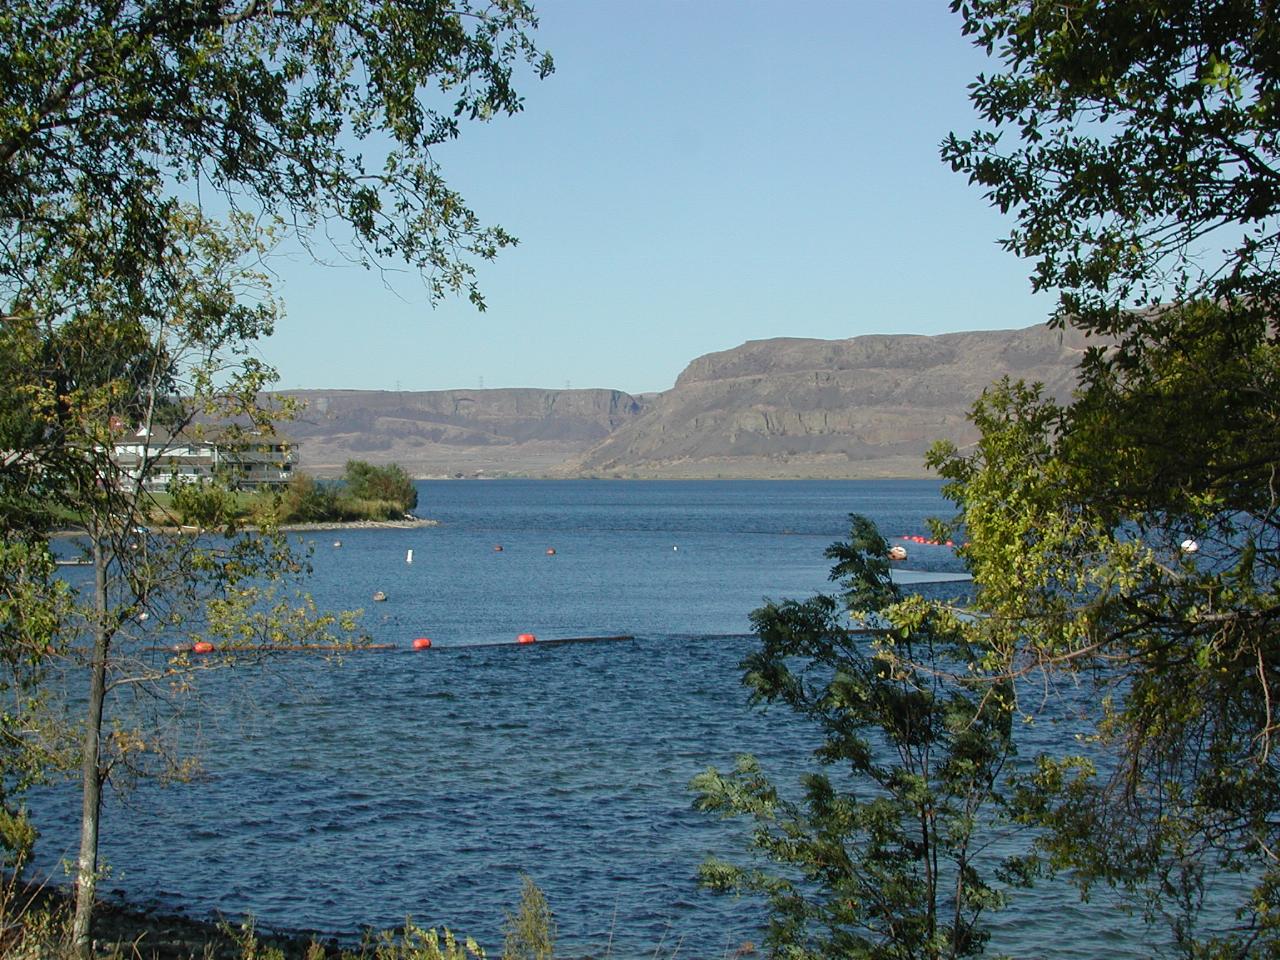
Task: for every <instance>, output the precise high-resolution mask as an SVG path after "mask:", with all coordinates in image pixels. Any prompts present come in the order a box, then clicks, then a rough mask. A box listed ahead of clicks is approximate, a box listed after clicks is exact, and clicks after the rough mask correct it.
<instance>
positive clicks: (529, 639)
mask: <svg viewBox="0 0 1280 960" xmlns="http://www.w3.org/2000/svg"><path fill="white" fill-rule="evenodd" d="M537 639H538V638H537V637H535V636H534V635H533V634H532V633H522V634H520V636H518V637H516V643H533V642H534V641H535V640H537Z"/></svg>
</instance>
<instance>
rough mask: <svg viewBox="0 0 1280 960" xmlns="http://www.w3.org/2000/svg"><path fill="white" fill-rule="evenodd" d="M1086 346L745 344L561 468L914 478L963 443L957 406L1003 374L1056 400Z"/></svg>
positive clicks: (1029, 339)
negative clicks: (932, 459) (937, 445)
mask: <svg viewBox="0 0 1280 960" xmlns="http://www.w3.org/2000/svg"><path fill="white" fill-rule="evenodd" d="M1084 345H1085V344H1084V340H1083V338H1081V337H1080V336H1079V335H1078V334H1074V333H1072V332H1068V333H1066V334H1062V333H1059V332H1058V331H1054V330H1049V329H1048V328H1046V327H1044V326H1036V327H1029V328H1027V329H1024V330H1001V331H984V332H977V333H955V334H944V335H942V336H936V337H925V336H903V335H900V336H892V335H890V336H865V337H855V338H853V339H850V340H800V339H789V338H780V339H774V340H756V341H751V342H749V343H746V344H743V345H742V346H740V347H736V348H734V349H732V350H726V351H723V352H720V353H712V354H708V355H707V356H704V357H699V358H698V359H696V360H694V361H693V362H692V363H691V364H689V366H688V367H687V368H686V369H685V371H684V373H683V374H681V375H680V378H679V379H678V380H677V381H676V384H675V386H674V387H673V388H672V389H671V390H668V391H667V392H665V393H663V394H660V395H659V396H658V397H657V399H656V400H655V401H654V402H653V404H652V406H651V407H650V408H649V409H648V410H647V411H646V412H645V414H644V415H643V416H641V417H637V418H636V419H634V420H632V421H631V422H630V423H627V424H625V425H623V426H621V427H620V428H619V429H618V430H616V431H615V432H613V433H612V434H610V435H609V437H608V438H607V439H605V440H603V441H601V442H600V443H599V444H598V445H597V446H595V447H594V448H593V449H591V450H590V451H588V452H587V453H585V454H583V455H582V456H579V457H576V458H574V459H572V460H570V461H568V462H567V463H565V464H563V465H561V467H559V468H558V470H557V471H556V472H557V473H558V474H560V475H565V476H573V475H594V476H636V477H878V476H895V477H902V476H907V477H910V476H924V475H925V470H924V467H923V463H922V459H923V456H924V453H925V451H926V450H927V449H928V447H929V446H930V444H931V443H932V442H933V441H934V440H937V439H940V438H947V439H951V440H954V441H955V442H957V443H960V444H963V443H966V442H970V441H972V440H973V439H975V434H974V432H973V430H972V428H971V427H970V426H969V424H968V423H967V421H966V419H965V414H966V412H967V411H968V409H969V408H970V406H971V405H972V403H973V401H974V399H975V398H976V397H977V396H978V394H979V393H980V392H981V391H982V389H983V388H984V387H985V386H987V385H988V384H990V383H991V382H992V381H994V380H996V379H998V378H999V377H1001V376H1004V375H1006V374H1007V375H1009V376H1010V377H1013V378H1015V379H1016V378H1024V379H1026V380H1034V381H1041V382H1043V383H1044V384H1045V385H1046V387H1047V388H1048V390H1049V392H1050V393H1052V394H1054V395H1056V396H1060V397H1066V396H1067V395H1068V394H1069V393H1070V391H1071V388H1072V386H1073V384H1074V382H1075V371H1074V367H1075V364H1076V363H1077V362H1078V361H1079V359H1080V354H1081V352H1082V350H1083V348H1084Z"/></svg>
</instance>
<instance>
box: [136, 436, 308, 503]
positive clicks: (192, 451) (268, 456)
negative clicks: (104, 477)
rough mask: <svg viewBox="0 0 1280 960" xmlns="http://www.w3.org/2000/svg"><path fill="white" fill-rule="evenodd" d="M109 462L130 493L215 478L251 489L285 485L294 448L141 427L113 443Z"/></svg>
mask: <svg viewBox="0 0 1280 960" xmlns="http://www.w3.org/2000/svg"><path fill="white" fill-rule="evenodd" d="M115 462H116V466H117V467H118V468H119V470H120V473H121V475H122V479H123V480H124V482H125V483H128V484H130V485H132V486H133V487H134V488H135V489H136V488H139V487H141V488H143V489H146V490H164V489H165V487H167V486H168V485H169V483H170V482H172V481H174V480H177V481H178V482H187V483H190V482H196V481H200V480H210V479H213V478H215V477H217V478H220V479H223V480H225V481H226V482H227V483H229V484H230V485H231V486H232V487H234V488H236V489H240V490H254V489H258V488H260V487H272V486H283V485H284V484H286V483H288V482H289V480H290V479H291V478H292V476H293V466H294V464H295V463H296V462H297V444H295V443H294V442H293V441H291V440H287V439H285V438H283V437H279V436H264V435H261V434H251V433H243V432H236V431H226V432H223V433H219V434H213V433H210V434H206V435H204V436H196V435H185V434H181V433H179V434H169V433H166V432H164V431H161V430H148V429H147V428H146V427H141V428H139V429H138V430H137V431H135V432H134V433H133V434H131V435H128V436H126V437H123V438H121V439H120V440H117V441H116V443H115Z"/></svg>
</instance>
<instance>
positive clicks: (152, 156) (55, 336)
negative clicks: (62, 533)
mask: <svg viewBox="0 0 1280 960" xmlns="http://www.w3.org/2000/svg"><path fill="white" fill-rule="evenodd" d="M535 26H536V21H535V19H534V17H533V14H532V10H531V8H530V7H529V6H528V5H527V4H525V3H524V2H522V0H494V2H493V3H488V4H485V3H477V2H472V0H461V2H459V3H457V4H453V5H451V6H450V8H448V9H443V8H440V7H438V6H436V5H433V4H425V5H424V4H419V3H405V2H400V0H383V2H379V3H373V4H369V3H351V2H346V0H320V2H315V3H305V4H303V3H298V2H294V0H244V2H240V3H236V2H230V0H225V2H224V0H119V2H114V0H104V2H82V0H55V2H53V3H40V4H36V3H34V2H31V0H18V2H15V3H10V4H8V5H6V7H5V9H4V12H2V13H0V88H2V89H3V90H4V91H5V92H4V96H3V99H2V100H0V321H2V323H3V326H0V332H2V334H3V337H4V341H5V343H4V345H5V347H6V350H5V351H4V354H3V359H0V389H2V390H3V397H2V398H0V400H2V402H0V431H2V432H3V436H2V437H0V441H2V442H0V449H3V450H4V457H3V461H2V462H0V509H3V510H4V511H5V517H4V519H5V521H6V522H5V525H4V532H3V547H4V550H3V552H2V553H0V584H3V586H4V587H5V589H6V593H5V595H4V596H3V599H2V600H0V630H2V631H3V633H2V634H0V648H2V651H3V655H4V659H3V662H4V664H5V666H6V669H7V670H10V671H11V672H12V680H10V677H9V674H6V676H5V678H4V681H3V682H4V683H5V684H6V685H7V686H8V690H9V691H11V692H13V693H14V694H15V695H19V696H21V697H22V698H23V701H22V702H23V705H24V711H25V712H22V713H16V714H12V715H10V714H6V716H5V718H4V720H3V722H2V723H0V726H3V725H6V724H10V721H13V722H14V723H18V724H20V725H23V724H25V723H26V720H25V718H26V717H28V715H29V714H30V712H31V710H34V709H35V707H34V706H33V705H34V704H36V699H35V698H34V697H33V696H31V695H29V694H30V693H31V692H32V691H38V690H39V685H40V681H41V669H42V668H43V667H44V665H45V664H46V662H47V658H48V657H49V656H51V655H56V654H57V653H58V652H59V651H60V650H61V649H63V648H67V649H69V650H70V651H71V653H72V655H74V654H75V653H76V650H77V646H76V644H75V643H73V642H72V641H74V640H77V639H79V640H87V641H88V644H87V646H88V650H89V655H88V658H87V664H86V666H87V668H88V669H87V672H88V675H89V678H90V696H89V701H88V702H89V709H88V714H87V716H86V718H85V724H84V727H83V738H82V744H83V748H82V751H81V763H82V781H83V784H84V791H85V793H84V818H83V819H84V830H83V833H82V844H81V857H80V862H79V866H78V870H77V916H76V921H75V931H74V934H75V939H76V946H77V950H78V952H79V953H80V954H81V955H83V956H87V955H88V951H89V945H90V941H89V917H90V911H91V907H92V899H93V893H94V884H95V880H96V872H97V866H96V847H97V829H98V810H99V805H100V798H101V788H102V786H103V784H104V782H106V780H107V779H108V776H109V775H111V774H113V772H115V773H119V772H122V771H124V770H127V769H128V768H129V767H130V766H132V765H134V764H135V761H136V760H137V757H138V754H139V752H140V751H139V750H138V749H137V748H138V746H139V743H140V741H139V739H138V738H137V737H135V736H133V735H132V734H131V732H130V731H129V730H127V729H126V728H123V727H120V728H113V727H112V726H110V725H109V724H105V722H104V711H105V710H109V709H110V706H111V703H112V699H111V698H112V696H113V694H120V693H123V692H126V691H128V690H131V689H137V688H138V687H139V686H140V685H141V684H142V683H143V682H144V681H148V682H149V681H151V680H161V681H165V682H168V681H170V680H175V682H176V679H175V678H180V677H181V676H182V675H184V674H185V671H186V669H187V668H188V667H189V666H190V665H191V663H190V661H186V660H183V659H182V657H181V656H179V658H178V659H176V660H173V659H168V658H161V659H160V660H158V661H157V660H155V659H152V660H150V661H148V660H146V659H145V658H143V659H141V660H135V659H133V658H132V654H133V653H134V652H137V651H138V650H141V649H145V646H146V645H145V644H144V643H142V639H144V638H148V637H149V638H152V639H153V640H154V639H168V638H171V637H172V636H173V634H174V633H175V632H178V631H180V630H182V629H183V628H184V625H185V627H186V628H188V629H191V628H194V629H197V630H200V631H201V632H202V635H203V633H205V632H210V631H212V632H214V633H218V632H219V631H220V632H221V638H222V639H223V640H224V641H226V642H228V643H234V644H238V645H241V646H252V645H254V644H255V642H259V641H261V642H268V641H278V640H280V639H282V638H284V637H285V636H286V635H289V634H290V633H298V632H301V633H302V639H304V640H305V639H307V638H308V637H313V636H315V635H316V634H315V631H323V630H325V629H327V628H328V627H329V626H332V623H331V622H330V621H329V620H328V619H327V618H318V619H317V618H315V617H312V616H310V613H311V611H309V610H307V609H306V608H305V605H304V606H303V607H301V608H299V607H296V606H290V605H289V604H287V603H286V602H285V601H284V600H280V599H278V598H276V597H275V596H274V595H273V594H272V593H271V591H272V589H273V588H274V586H275V584H276V583H277V582H278V581H279V580H280V579H281V578H282V577H284V576H285V575H287V574H291V573H295V572H298V571H300V570H301V569H302V567H303V564H302V563H301V562H300V561H299V560H297V559H296V558H293V557H292V555H291V554H290V553H289V552H288V551H287V550H286V549H285V546H286V544H285V543H284V541H283V540H281V539H279V538H277V537H272V536H270V535H263V536H243V535H238V534H239V532H238V531H236V530H235V529H234V527H231V528H228V529H226V530H225V531H224V533H225V534H226V535H227V536H228V540H227V541H226V542H225V543H223V544H220V545H218V546H216V547H215V546H214V545H212V544H210V543H209V542H208V541H201V540H199V539H198V538H197V539H190V538H185V537H173V538H167V539H166V538H163V537H161V538H157V537H152V536H142V535H140V533H139V527H140V526H141V520H142V517H143V515H144V513H145V510H146V497H145V496H144V495H143V493H142V491H140V490H138V489H137V487H136V486H133V485H131V478H130V477H128V476H126V475H125V473H124V471H123V470H122V469H121V466H120V464H119V463H118V462H117V461H116V459H115V457H114V449H115V441H116V440H117V439H118V438H119V431H120V429H122V427H127V428H130V429H132V428H133V427H135V426H137V425H139V424H142V425H144V426H145V427H159V426H164V427H166V428H179V427H181V428H185V429H188V430H190V431H192V432H193V433H194V434H198V433H199V431H200V429H201V425H202V424H208V423H220V422H225V423H229V424H231V425H236V424H238V425H239V427H240V428H241V429H243V430H245V431H247V432H251V431H254V430H259V431H261V430H269V429H270V422H271V419H272V411H269V410H264V409H262V408H261V407H260V406H259V404H258V399H257V398H258V397H259V396H261V391H262V388H263V387H264V386H265V385H267V384H268V383H269V382H270V381H271V379H272V371H270V370H269V369H267V368H266V367H264V366H263V365H262V364H261V363H259V362H258V361H256V360H255V359H253V357H252V356H251V355H250V354H249V349H250V347H251V344H252V342H253V341H254V340H255V339H256V338H258V337H260V336H264V335H267V334H269V333H270V331H271V326H272V323H273V321H274V319H275V307H274V303H273V302H272V301H271V299H270V296H269V292H268V291H267V290H265V289H264V279H265V278H264V277H263V276H262V274H261V273H260V272H256V273H255V272H252V271H251V270H250V265H251V264H252V263H253V262H254V261H255V260H258V261H260V260H261V259H262V258H263V257H264V256H265V255H266V252H267V249H268V247H269V245H270V242H271V232H272V231H288V232H292V233H293V234H294V235H295V236H297V237H298V238H300V239H301V240H302V241H303V242H308V240H309V237H310V236H311V235H312V233H313V232H314V231H315V230H316V229H317V228H323V229H324V231H325V233H326V234H327V235H328V236H331V237H336V238H337V239H336V243H337V244H338V251H339V252H340V253H341V254H342V255H345V256H348V257H350V258H352V259H354V260H356V261H357V262H360V263H363V264H365V265H369V266H373V265H377V264H379V263H381V262H383V261H385V260H387V259H395V260H400V261H406V262H408V263H409V264H410V265H411V266H413V267H414V268H416V269H417V270H418V271H419V272H420V273H421V275H422V277H423V279H424V281H425V283H426V285H427V288H428V290H429V291H430V294H431V296H432V298H433V300H434V299H437V298H439V297H441V296H443V295H445V294H446V293H450V292H465V293H466V294H467V295H468V296H469V298H470V299H471V300H472V302H474V303H475V304H476V305H477V306H479V307H483V300H482V298H481V296H480V294H479V291H478V290H477V289H476V287H475V284H474V282H473V270H474V266H473V264H474V261H475V260H476V259H486V258H490V257H492V256H494V255H495V254H496V252H497V251H498V250H499V249H500V248H501V247H503V246H506V245H508V244H510V243H513V242H514V238H513V237H511V236H510V235H509V234H507V233H506V232H505V231H503V230H502V229H501V228H499V227H485V226H483V225H481V224H480V222H479V220H478V218H476V216H475V215H474V214H473V213H472V212H471V211H470V210H469V209H468V208H467V206H466V204H465V203H464V201H463V200H462V198H461V197H460V196H458V194H457V193H455V192H454V191H452V190H450V189H449V188H448V186H447V184H446V183H445V181H444V180H443V178H442V176H441V174H440V171H439V169H438V168H437V165H436V163H435V161H434V160H433V158H432V153H431V151H432V149H433V147H435V146H436V145H438V144H440V143H443V142H445V141H447V140H449V139H451V138H453V137H455V136H456V135H457V134H458V132H459V130H460V123H461V121H463V120H466V119H471V120H484V119H488V118H489V117H490V116H492V115H495V114H498V113H503V112H505V113H512V112H515V111H516V110H518V109H519V108H520V101H519V98H518V96H517V94H516V92H515V89H514V85H513V74H514V70H515V69H516V68H517V67H518V66H519V65H520V64H521V63H522V62H527V63H529V64H531V65H532V68H533V69H534V70H535V71H536V72H537V73H539V74H540V75H543V76H545V75H546V74H547V73H548V72H549V71H550V69H551V64H550V61H549V59H547V58H546V57H544V56H543V55H541V54H540V53H539V52H538V51H537V50H536V48H535V47H534V46H533V44H532V42H531V41H530V40H529V39H528V32H529V31H531V30H532V29H533V28H534V27H535ZM206 196H207V197H209V198H216V205H217V207H218V209H219V210H226V211H229V214H228V215H227V217H226V223H225V224H224V225H222V226H219V225H218V224H217V223H215V222H214V219H213V217H212V216H210V215H209V214H208V213H207V212H206V211H205V210H202V209H201V208H200V201H201V200H202V199H203V198H204V197H206ZM10 351H12V352H10ZM162 452H163V451H160V450H155V451H153V452H152V453H150V454H148V460H149V461H150V460H152V459H154V456H155V455H158V454H161V453H162ZM145 467H146V464H144V469H145ZM188 506H191V504H190V503H188ZM59 513H61V514H62V516H63V518H64V519H65V518H66V516H68V515H72V516H75V517H77V518H79V519H80V520H81V521H82V522H83V523H84V524H85V526H86V528H87V531H88V534H89V539H90V541H91V543H92V551H91V553H92V558H93V563H94V570H95V579H94V588H93V589H92V591H91V593H92V601H91V603H90V604H89V605H88V607H87V608H84V607H82V608H81V612H80V614H79V617H78V618H77V617H75V616H71V615H68V614H67V612H66V609H65V607H64V606H63V602H64V599H65V598H64V597H63V591H62V590H61V588H60V585H59V583H58V581H57V580H55V579H54V578H52V577H51V576H50V575H49V570H50V565H51V561H50V558H49V550H48V531H49V528H50V524H51V523H52V521H53V518H54V517H55V516H56V515H57V514H59ZM211 515H212V514H211ZM79 649H84V648H83V647H80V648H79ZM50 651H52V654H51V653H50ZM27 708H30V709H27ZM23 729H24V730H26V727H25V726H24V728H23ZM11 732H12V727H6V728H5V729H3V730H0V733H4V734H6V735H8V734H10V733H11ZM21 740H22V738H21V737H12V736H6V741H7V743H6V746H5V747H4V748H3V749H4V753H3V755H2V758H3V760H4V762H5V764H6V766H5V769H4V787H5V793H6V796H5V797H4V798H3V799H4V800H5V802H6V803H8V802H9V800H10V791H11V790H13V789H16V788H17V787H19V786H20V785H21V781H22V780H23V779H24V778H25V777H26V776H27V771H29V770H30V769H33V767H32V766H24V764H31V765H33V766H34V767H38V766H39V765H40V761H39V758H38V757H36V756H35V755H34V754H33V753H32V752H30V751H27V750H25V748H24V749H22V750H19V749H17V748H15V747H14V746H13V744H14V743H15V742H18V741H21ZM143 752H144V753H145V751H143ZM19 754H21V755H19Z"/></svg>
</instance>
